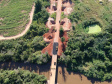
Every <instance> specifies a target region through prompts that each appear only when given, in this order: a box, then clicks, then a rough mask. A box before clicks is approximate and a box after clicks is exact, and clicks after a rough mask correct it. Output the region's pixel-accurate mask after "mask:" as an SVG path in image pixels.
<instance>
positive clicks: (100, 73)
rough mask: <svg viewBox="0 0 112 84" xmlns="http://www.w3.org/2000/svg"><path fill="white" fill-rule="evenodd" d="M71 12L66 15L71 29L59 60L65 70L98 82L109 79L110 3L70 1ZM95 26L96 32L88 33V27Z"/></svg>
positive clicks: (111, 62) (111, 75) (111, 68)
mask: <svg viewBox="0 0 112 84" xmlns="http://www.w3.org/2000/svg"><path fill="white" fill-rule="evenodd" d="M72 2H73V3H74V4H75V5H74V11H73V12H72V13H71V15H69V16H68V17H69V19H70V20H71V21H72V23H73V25H72V26H73V27H74V26H75V27H74V28H73V30H71V31H70V32H69V37H70V38H69V41H68V44H67V48H66V50H65V52H64V53H63V54H64V55H63V56H62V57H61V58H60V59H59V61H60V62H61V63H64V64H65V65H66V66H67V69H68V70H72V71H75V72H81V73H83V74H84V75H86V76H87V77H90V78H97V79H100V80H101V81H105V80H108V79H110V80H111V79H112V11H111V9H112V3H110V2H108V0H104V1H103V3H102V4H100V3H99V0H72ZM94 24H96V25H99V26H100V27H101V28H102V31H101V32H100V33H96V34H88V33H86V32H85V31H84V30H85V28H86V27H88V26H90V25H94Z"/></svg>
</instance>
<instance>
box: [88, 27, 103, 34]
mask: <svg viewBox="0 0 112 84" xmlns="http://www.w3.org/2000/svg"><path fill="white" fill-rule="evenodd" d="M88 28H89V32H88V33H89V34H94V33H99V32H101V28H100V26H99V25H92V26H89V27H88Z"/></svg>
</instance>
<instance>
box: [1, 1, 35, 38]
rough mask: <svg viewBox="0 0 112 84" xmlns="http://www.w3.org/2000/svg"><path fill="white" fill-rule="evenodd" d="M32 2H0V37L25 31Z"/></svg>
mask: <svg viewBox="0 0 112 84" xmlns="http://www.w3.org/2000/svg"><path fill="white" fill-rule="evenodd" d="M33 3H34V0H1V1H0V35H4V36H12V35H16V34H19V33H20V32H22V31H23V30H24V29H25V26H26V24H27V23H28V21H29V13H30V11H31V8H32V5H33Z"/></svg>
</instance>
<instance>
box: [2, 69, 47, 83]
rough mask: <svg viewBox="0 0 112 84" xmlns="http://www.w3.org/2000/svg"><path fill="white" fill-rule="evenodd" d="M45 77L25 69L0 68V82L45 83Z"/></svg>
mask: <svg viewBox="0 0 112 84" xmlns="http://www.w3.org/2000/svg"><path fill="white" fill-rule="evenodd" d="M46 81H47V79H46V78H45V77H44V76H43V75H38V74H36V73H34V72H30V71H27V70H21V69H15V70H2V69H1V70H0V84H46Z"/></svg>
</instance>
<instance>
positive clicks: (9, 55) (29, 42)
mask: <svg viewBox="0 0 112 84" xmlns="http://www.w3.org/2000/svg"><path fill="white" fill-rule="evenodd" d="M45 2H48V1H47V0H46V1H41V0H37V2H36V10H38V11H36V10H35V14H34V20H33V23H32V25H31V27H30V30H29V31H28V33H27V34H26V35H25V36H24V37H22V38H19V39H17V40H10V41H1V42H0V61H3V62H4V61H15V62H17V61H23V62H30V63H37V64H42V63H46V62H47V61H48V60H49V59H50V57H49V55H48V54H47V53H46V54H42V53H41V50H42V49H43V48H44V47H45V46H46V44H45V42H44V41H43V37H42V35H43V34H44V33H46V32H47V31H48V29H47V28H46V27H45V24H44V22H45V21H47V19H48V17H49V14H48V13H47V12H46V11H45V5H42V4H44V3H45ZM38 6H39V7H40V8H39V7H38ZM37 7H38V8H37ZM43 12H44V13H43ZM37 15H41V16H40V17H39V18H35V17H37ZM40 19H41V20H40ZM39 20H40V21H41V23H38V22H39Z"/></svg>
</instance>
